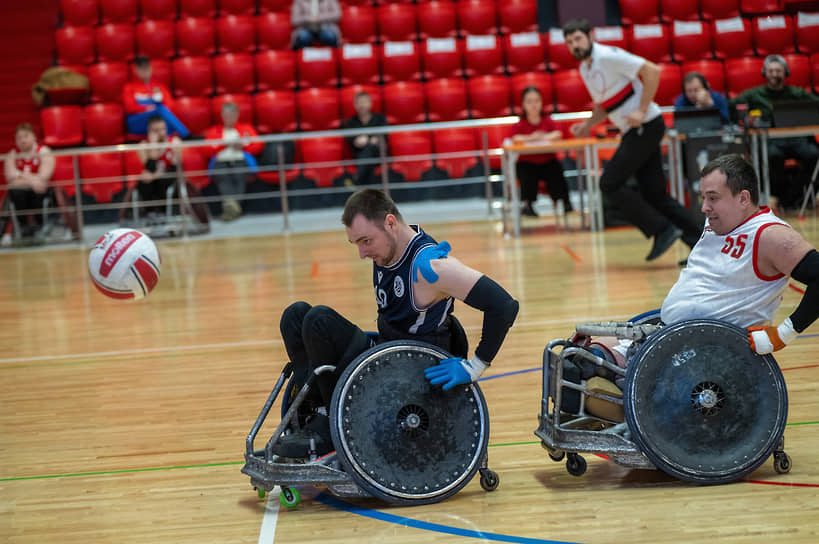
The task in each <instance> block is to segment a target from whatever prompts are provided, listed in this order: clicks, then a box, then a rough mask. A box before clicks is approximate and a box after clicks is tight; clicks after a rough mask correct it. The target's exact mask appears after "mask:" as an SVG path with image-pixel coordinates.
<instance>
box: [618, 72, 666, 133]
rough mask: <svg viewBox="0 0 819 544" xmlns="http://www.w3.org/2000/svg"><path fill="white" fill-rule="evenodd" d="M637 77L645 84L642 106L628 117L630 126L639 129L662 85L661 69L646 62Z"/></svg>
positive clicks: (641, 96)
mask: <svg viewBox="0 0 819 544" xmlns="http://www.w3.org/2000/svg"><path fill="white" fill-rule="evenodd" d="M637 75H638V76H639V77H640V79H641V80H642V82H643V92H642V94H641V95H640V106H639V107H638V108H637V109H636V110H634V111H633V112H631V113H629V114H628V115H627V116H626V119H627V120H628V123H629V125H631V126H633V127H638V126H640V125H642V124H643V121H645V117H646V112H647V111H648V107H649V106H650V105H651V102H652V101H653V100H654V95H656V94H657V88H658V87H659V85H660V67H659V66H657V65H656V64H654V63H653V62H651V61H648V60H647V61H645V63H643V65H642V66H641V67H640V71H639V72H637Z"/></svg>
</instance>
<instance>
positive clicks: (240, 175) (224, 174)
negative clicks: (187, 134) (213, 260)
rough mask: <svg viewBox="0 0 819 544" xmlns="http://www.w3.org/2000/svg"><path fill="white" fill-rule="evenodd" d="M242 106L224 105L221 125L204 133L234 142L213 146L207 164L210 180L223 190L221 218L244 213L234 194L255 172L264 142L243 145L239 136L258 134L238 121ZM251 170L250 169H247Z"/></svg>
mask: <svg viewBox="0 0 819 544" xmlns="http://www.w3.org/2000/svg"><path fill="white" fill-rule="evenodd" d="M238 121H239V106H237V105H236V104H234V103H233V102H226V103H225V104H224V105H223V106H222V124H221V125H215V126H212V127H210V128H209V129H208V130H207V132H206V133H205V138H206V139H208V140H229V141H230V142H231V143H228V144H227V145H225V144H219V145H213V146H211V147H210V152H211V153H212V155H211V159H210V162H209V163H208V171H209V173H208V174H209V176H210V179H211V180H213V181H214V182H215V183H216V186H217V187H218V188H219V192H220V193H222V196H223V197H224V200H222V217H221V218H220V219H221V220H222V221H233V220H234V219H236V218H238V217H239V216H240V215H242V207H241V205H240V204H239V201H238V200H237V199H236V198H235V195H241V194H243V193H244V192H245V186H246V185H247V180H248V177H249V176H250V174H251V173H254V172H256V170H257V167H258V165H257V163H256V157H254V155H258V154H259V153H260V152H261V151H262V148H263V147H264V144H263V143H262V142H253V143H246V144H242V143H241V142H239V139H240V138H247V137H253V136H258V134H257V133H256V130H255V129H254V128H253V126H251V125H250V124H248V123H239V122H238ZM248 169H249V171H248Z"/></svg>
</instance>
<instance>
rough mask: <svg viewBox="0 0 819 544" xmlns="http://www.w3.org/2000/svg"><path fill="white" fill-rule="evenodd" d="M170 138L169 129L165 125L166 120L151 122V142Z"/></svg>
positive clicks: (149, 135)
mask: <svg viewBox="0 0 819 544" xmlns="http://www.w3.org/2000/svg"><path fill="white" fill-rule="evenodd" d="M167 138H168V129H167V128H166V127H165V122H164V121H163V122H161V123H160V122H156V123H151V125H150V126H149V127H148V141H149V142H164V141H165V140H166V139H167Z"/></svg>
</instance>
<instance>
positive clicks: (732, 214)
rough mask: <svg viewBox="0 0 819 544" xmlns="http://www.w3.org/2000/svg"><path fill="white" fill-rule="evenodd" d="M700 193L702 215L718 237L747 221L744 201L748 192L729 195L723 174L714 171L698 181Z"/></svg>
mask: <svg viewBox="0 0 819 544" xmlns="http://www.w3.org/2000/svg"><path fill="white" fill-rule="evenodd" d="M700 191H701V192H702V196H703V201H702V213H704V214H705V216H706V217H707V218H708V224H709V225H710V226H711V228H712V229H713V231H714V232H716V233H717V234H719V235H724V234H728V233H729V232H731V231H732V230H734V229H735V228H737V227H738V226H739V224H740V223H742V222H743V221H745V219H747V207H746V206H745V205H744V202H745V200H747V199H749V197H748V191H740V192H739V193H738V194H736V195H732V194H731V189H730V188H729V187H728V182H727V178H726V177H725V174H724V173H722V172H721V171H719V170H714V171H713V172H711V173H709V174H708V175H707V176H705V177H704V178H702V180H701V181H700Z"/></svg>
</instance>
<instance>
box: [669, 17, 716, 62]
mask: <svg viewBox="0 0 819 544" xmlns="http://www.w3.org/2000/svg"><path fill="white" fill-rule="evenodd" d="M671 49H673V50H674V61H675V62H684V61H687V60H699V59H712V58H714V56H713V53H712V51H711V26H710V25H708V24H707V23H703V22H702V21H674V24H672V25H671Z"/></svg>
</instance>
